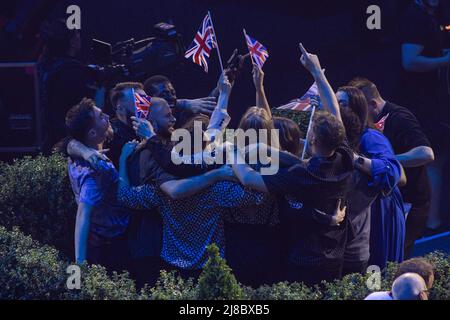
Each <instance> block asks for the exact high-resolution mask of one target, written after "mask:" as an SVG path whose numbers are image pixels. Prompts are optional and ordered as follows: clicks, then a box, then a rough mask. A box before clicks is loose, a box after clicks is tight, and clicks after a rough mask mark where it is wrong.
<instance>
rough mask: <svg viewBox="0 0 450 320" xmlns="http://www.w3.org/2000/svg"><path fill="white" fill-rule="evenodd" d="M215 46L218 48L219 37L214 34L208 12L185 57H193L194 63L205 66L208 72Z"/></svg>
mask: <svg viewBox="0 0 450 320" xmlns="http://www.w3.org/2000/svg"><path fill="white" fill-rule="evenodd" d="M213 48H217V39H216V35H215V34H214V29H213V26H212V21H211V16H210V15H209V13H208V14H207V15H206V16H205V18H204V19H203V23H202V25H201V26H200V29H199V30H198V31H197V34H196V35H195V38H194V40H193V41H192V44H191V46H190V47H189V49H188V50H187V51H186V53H185V54H184V57H185V58H186V59H192V61H194V63H196V64H198V65H199V66H201V67H203V69H204V70H205V72H208V59H209V56H210V54H211V50H212V49H213Z"/></svg>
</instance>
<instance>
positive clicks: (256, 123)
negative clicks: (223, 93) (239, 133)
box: [238, 107, 275, 145]
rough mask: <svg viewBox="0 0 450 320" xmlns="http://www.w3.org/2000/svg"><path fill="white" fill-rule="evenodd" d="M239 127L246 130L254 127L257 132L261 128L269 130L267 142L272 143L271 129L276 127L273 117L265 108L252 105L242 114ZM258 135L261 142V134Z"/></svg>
mask: <svg viewBox="0 0 450 320" xmlns="http://www.w3.org/2000/svg"><path fill="white" fill-rule="evenodd" d="M238 128H239V129H242V130H244V132H245V131H247V130H249V129H253V130H256V133H257V134H258V133H259V130H267V134H268V136H267V144H268V145H271V139H270V134H271V130H274V129H275V127H274V125H273V120H272V117H271V116H270V114H269V113H268V112H267V111H266V110H265V109H263V108H258V107H250V108H249V109H248V110H247V112H245V113H244V115H243V116H242V118H241V121H240V122H239V126H238ZM257 136H258V142H259V135H257Z"/></svg>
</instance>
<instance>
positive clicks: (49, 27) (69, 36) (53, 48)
mask: <svg viewBox="0 0 450 320" xmlns="http://www.w3.org/2000/svg"><path fill="white" fill-rule="evenodd" d="M40 37H41V38H42V40H43V43H44V45H45V49H46V50H47V54H48V56H49V57H63V56H71V57H75V56H76V55H77V54H78V53H79V52H80V50H81V35H80V31H79V30H76V29H74V30H70V29H69V28H67V25H66V21H65V20H64V19H57V20H52V21H47V22H45V23H44V24H43V25H42V27H41V31H40Z"/></svg>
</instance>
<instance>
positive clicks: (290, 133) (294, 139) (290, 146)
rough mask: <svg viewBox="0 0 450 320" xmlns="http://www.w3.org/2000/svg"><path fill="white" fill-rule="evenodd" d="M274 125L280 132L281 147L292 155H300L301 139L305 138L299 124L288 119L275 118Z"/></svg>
mask: <svg viewBox="0 0 450 320" xmlns="http://www.w3.org/2000/svg"><path fill="white" fill-rule="evenodd" d="M273 125H274V127H275V129H278V130H279V139H280V147H281V149H282V150H286V151H288V152H290V153H292V154H295V155H298V154H299V153H300V149H301V146H300V139H301V138H302V137H303V136H304V134H303V132H302V131H301V130H300V128H299V126H298V124H296V123H295V121H293V120H291V119H289V118H286V117H274V118H273Z"/></svg>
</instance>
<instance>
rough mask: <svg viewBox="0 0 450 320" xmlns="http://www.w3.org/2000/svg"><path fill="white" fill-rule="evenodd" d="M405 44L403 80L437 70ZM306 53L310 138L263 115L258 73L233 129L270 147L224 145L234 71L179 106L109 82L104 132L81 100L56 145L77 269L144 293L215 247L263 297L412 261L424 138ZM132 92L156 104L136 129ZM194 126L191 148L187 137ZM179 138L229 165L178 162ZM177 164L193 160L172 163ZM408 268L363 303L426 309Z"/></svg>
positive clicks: (426, 283)
mask: <svg viewBox="0 0 450 320" xmlns="http://www.w3.org/2000/svg"><path fill="white" fill-rule="evenodd" d="M417 5H418V4H417ZM405 39H406V40H405V41H406V44H405V47H404V48H403V55H404V62H405V68H406V69H407V70H408V71H411V72H413V71H414V70H415V69H417V68H422V67H423V68H425V65H427V64H433V63H434V62H433V61H431V60H433V59H431V58H430V59H428V60H427V59H423V57H422V56H421V53H422V50H423V49H424V47H425V46H426V45H427V44H423V45H421V46H422V50H415V49H418V48H416V47H417V46H416V47H414V44H418V43H419V44H420V43H421V42H420V41H422V39H410V38H405ZM408 41H409V42H408ZM71 43H72V42H71ZM76 43H77V42H76V41H75V42H74V43H72V44H73V45H75V46H76ZM301 49H302V55H301V57H300V64H301V65H303V67H304V68H306V70H308V71H309V72H310V74H311V76H312V77H313V78H314V80H315V82H316V84H317V87H318V91H319V96H320V106H319V108H318V109H319V110H317V111H316V112H315V113H314V117H312V118H311V129H310V130H309V131H308V132H302V131H301V130H300V128H299V126H298V124H297V123H295V122H294V121H292V120H291V119H288V118H285V117H275V116H273V115H272V110H271V108H270V104H269V103H268V101H267V98H266V95H265V89H264V72H263V71H262V69H261V68H260V67H258V66H256V65H254V67H253V82H254V86H255V91H256V103H255V106H253V107H250V108H248V110H247V111H246V112H245V114H244V115H243V116H242V117H241V119H240V121H239V129H242V132H245V131H246V130H263V129H265V130H267V132H272V131H274V130H276V132H277V135H276V137H277V138H276V141H275V142H273V141H269V140H267V139H263V140H262V139H260V140H258V141H257V142H256V143H253V144H248V145H246V146H245V147H244V148H237V147H236V144H235V142H236V141H226V142H223V141H222V139H220V136H221V135H222V134H223V132H224V131H225V129H226V128H227V126H228V124H229V122H230V116H229V114H228V112H227V109H228V104H229V98H230V95H231V93H232V88H233V85H234V83H233V82H232V81H230V80H229V74H228V73H229V70H225V71H224V73H223V74H222V75H221V76H220V79H219V80H218V83H217V87H216V88H215V89H214V90H213V91H212V94H211V96H210V97H207V98H202V99H195V100H188V99H184V100H182V99H177V96H176V91H175V88H174V86H173V84H172V83H171V81H170V80H169V79H168V78H167V77H164V76H161V75H155V76H152V77H151V78H149V79H147V80H146V81H145V82H144V83H139V82H122V83H117V84H116V85H115V86H114V87H113V89H112V90H111V92H110V95H109V97H110V104H111V106H112V109H113V110H114V113H115V117H114V118H113V119H111V120H110V119H109V116H108V115H107V114H106V113H105V112H104V111H103V110H102V109H101V108H99V107H98V106H97V105H98V103H96V101H94V100H92V99H90V98H87V97H86V98H83V99H82V100H81V101H78V102H77V104H76V105H75V106H73V107H72V108H71V109H70V110H69V111H68V112H67V114H66V115H65V130H66V132H67V134H68V137H67V138H66V139H65V143H64V144H62V145H60V146H59V147H60V150H61V151H62V152H65V153H67V154H68V156H69V160H68V161H69V163H68V171H69V177H70V182H71V186H72V189H73V192H74V194H75V198H76V201H77V204H78V211H77V215H76V226H75V258H76V261H77V262H78V263H82V262H84V261H88V262H89V263H95V264H101V265H103V266H105V267H107V268H108V269H109V270H129V271H130V273H131V275H132V276H133V277H134V278H135V279H136V281H137V284H138V286H143V285H144V284H146V283H147V284H150V285H153V284H154V283H155V281H156V279H157V278H158V276H159V271H160V270H162V269H165V270H177V271H178V272H179V273H180V274H181V275H182V276H185V277H194V278H196V277H198V275H199V273H200V272H201V270H202V267H203V265H204V264H205V262H206V260H207V251H206V248H207V246H208V245H210V244H213V243H214V244H216V245H217V246H218V247H219V249H220V254H221V255H222V256H223V257H224V258H225V259H226V260H227V263H228V264H229V265H230V266H231V268H232V269H233V272H234V273H235V275H236V276H237V279H238V280H239V281H240V282H242V283H244V284H247V285H252V286H259V285H262V284H271V283H275V282H278V281H285V280H288V281H291V282H294V281H298V282H300V281H301V282H304V283H306V284H308V285H314V284H317V283H320V281H322V280H334V279H338V278H341V277H342V276H343V275H345V274H350V273H354V272H359V273H365V272H366V270H367V267H368V266H370V265H376V266H378V267H379V268H380V269H383V268H385V267H386V265H387V263H388V262H389V261H394V262H402V261H403V260H406V259H408V258H410V257H411V255H412V249H413V246H414V242H415V240H417V239H418V238H419V237H420V236H421V235H422V232H423V229H424V226H425V223H426V217H427V213H428V211H429V209H430V201H431V192H430V187H429V183H428V176H427V172H426V167H425V166H426V165H427V164H429V163H431V162H433V161H434V157H435V154H434V150H433V148H432V145H431V143H430V141H429V140H428V138H427V135H426V134H425V133H424V131H423V130H422V127H421V125H420V123H419V120H418V119H417V118H416V116H415V114H414V113H413V112H412V111H411V110H410V106H406V107H402V106H399V105H397V104H395V103H392V102H390V101H388V100H385V99H384V98H383V97H382V95H381V93H380V92H379V90H378V88H377V86H376V84H375V83H373V82H372V81H370V80H368V79H365V78H355V79H352V80H351V81H349V82H348V84H346V85H345V86H342V87H339V88H338V89H337V91H336V92H335V91H334V90H333V89H332V86H331V85H330V83H329V82H328V80H327V78H326V76H325V74H324V71H323V68H322V66H321V64H320V61H319V58H318V56H317V55H315V54H312V53H309V52H308V51H307V50H306V49H305V48H303V46H302V47H301ZM419 49H420V48H419ZM412 51H414V52H412ZM449 57H450V56H449V54H448V53H447V54H446V55H444V56H443V57H440V58H435V59H440V60H439V61H440V62H439V63H440V64H439V65H437V64H436V68H438V67H440V66H441V65H444V64H445V65H450V59H449ZM436 63H437V62H436ZM429 68H431V69H428V70H433V68H432V67H431V66H429ZM57 83H59V82H58V81H57V82H55V85H56V84H57ZM133 92H134V93H137V94H139V95H142V96H145V95H148V96H150V97H151V107H150V109H149V113H148V116H147V117H146V118H144V119H142V118H137V117H136V109H135V108H136V106H135V97H134V95H133ZM91 96H92V95H91ZM198 124H200V127H201V129H202V132H203V136H202V141H200V142H199V141H195V140H194V137H195V135H194V134H193V133H194V131H195V126H196V125H198ZM177 129H183V130H186V131H187V132H189V133H191V137H192V141H191V142H192V145H197V144H198V143H199V144H200V145H201V146H202V150H209V153H208V155H209V156H210V157H213V158H215V157H219V155H220V157H221V158H224V159H226V160H227V161H226V163H225V164H223V163H222V164H220V163H210V162H208V161H206V160H205V158H204V154H203V152H202V153H201V154H200V155H199V154H197V153H195V152H194V151H192V153H189V152H188V154H182V155H181V154H179V153H177V152H176V151H174V150H175V145H176V143H177V139H176V137H175V136H174V133H176V132H177ZM211 132H214V134H211ZM304 148H306V150H305V151H306V152H305V154H306V155H307V156H306V157H305V158H304V159H303V158H302V154H303V149H304ZM262 150H264V151H265V152H266V153H267V154H269V155H275V154H276V155H277V157H278V158H277V160H279V161H277V162H278V163H277V166H278V167H277V171H276V172H275V173H274V174H262V170H261V169H262V168H264V167H265V166H267V163H263V162H257V163H256V164H255V163H250V162H249V161H248V160H249V158H251V157H252V155H254V154H258V153H260V152H261V151H262ZM174 153H175V156H180V157H183V158H186V156H187V157H188V158H191V159H194V158H195V159H198V158H200V161H192V162H183V163H181V164H175V163H174V161H173V158H174ZM412 261H413V262H410V261H405V262H404V264H405V266H411V265H414V266H415V268H408V267H405V271H402V272H401V274H398V277H397V280H396V281H395V282H394V285H393V289H392V292H390V293H380V294H378V295H376V294H375V295H374V296H372V297H370V296H369V297H368V299H371V298H373V299H377V298H380V295H381V296H383V297H384V298H386V299H387V297H388V298H394V299H397V298H401V297H406V296H408V295H409V296H411V295H412V296H414V297H416V298H421V299H423V298H424V294H425V293H426V291H427V290H428V289H429V288H430V286H431V285H432V279H431V280H430V276H429V275H428V276H425V275H423V274H421V268H422V269H423V268H425V267H423V263H418V262H417V261H416V260H412ZM427 268H428V267H427ZM427 268H425V269H427ZM428 269H429V268H428ZM428 269H427V270H428ZM430 282H431V284H430ZM427 288H428V289H427Z"/></svg>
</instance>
